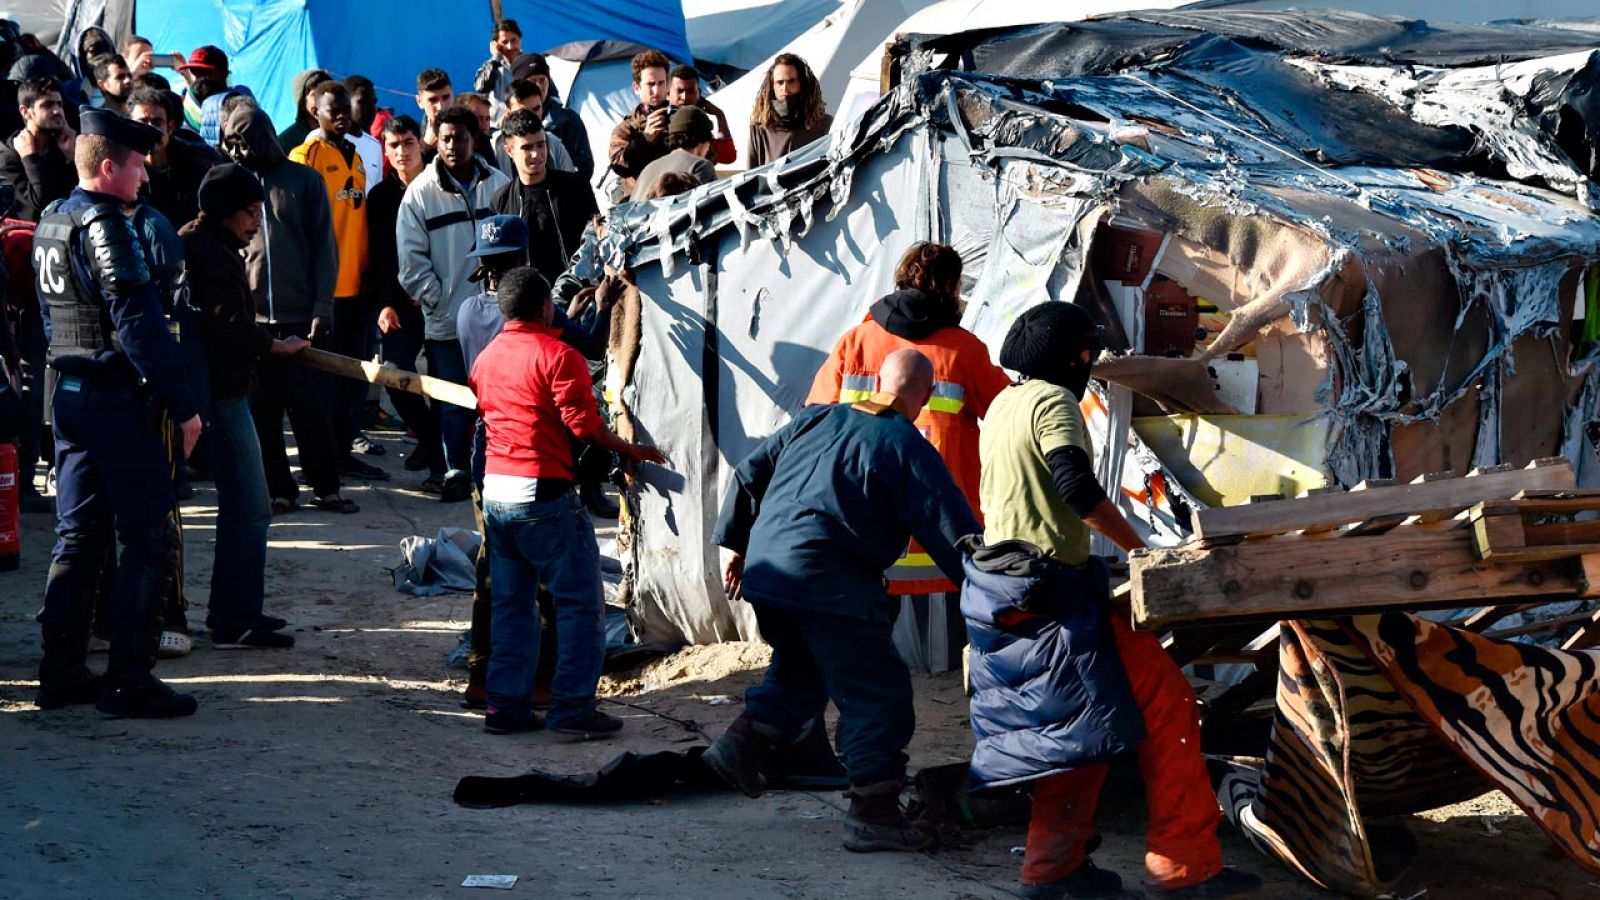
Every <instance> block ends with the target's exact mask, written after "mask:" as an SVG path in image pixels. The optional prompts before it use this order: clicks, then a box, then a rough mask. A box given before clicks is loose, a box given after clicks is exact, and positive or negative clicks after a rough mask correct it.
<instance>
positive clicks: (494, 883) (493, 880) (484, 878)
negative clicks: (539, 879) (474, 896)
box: [461, 875, 517, 891]
mask: <svg viewBox="0 0 1600 900" xmlns="http://www.w3.org/2000/svg"><path fill="white" fill-rule="evenodd" d="M461 886H462V887H464V888H468V887H481V888H498V889H499V890H502V891H509V890H511V889H512V888H514V887H516V886H517V876H515V875H468V876H467V877H466V880H465V881H463V882H461Z"/></svg>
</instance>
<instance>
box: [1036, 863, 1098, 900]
mask: <svg viewBox="0 0 1600 900" xmlns="http://www.w3.org/2000/svg"><path fill="white" fill-rule="evenodd" d="M1021 893H1022V896H1024V897H1027V898H1029V900H1065V898H1068V897H1070V898H1072V900H1111V898H1114V897H1120V896H1122V879H1121V878H1119V877H1118V876H1117V873H1115V872H1108V871H1106V870H1105V869H1102V868H1099V867H1097V866H1096V865H1095V864H1094V861H1093V860H1091V859H1090V858H1089V857H1087V856H1085V857H1084V858H1083V865H1081V866H1078V868H1077V869H1075V870H1074V871H1073V873H1072V874H1071V875H1068V876H1067V877H1065V878H1063V879H1061V880H1060V881H1052V882H1050V883H1049V884H1024V885H1022V891H1021Z"/></svg>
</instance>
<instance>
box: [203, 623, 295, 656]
mask: <svg viewBox="0 0 1600 900" xmlns="http://www.w3.org/2000/svg"><path fill="white" fill-rule="evenodd" d="M211 646H213V647H215V648H217V649H218V650H252V649H254V650H287V649H289V648H290V647H293V646H294V637H293V636H292V635H287V634H280V633H279V632H277V631H273V630H272V629H270V628H265V627H263V626H262V625H260V624H259V623H258V624H256V625H252V626H250V627H249V628H246V629H244V630H242V631H238V632H216V631H213V632H212V633H211Z"/></svg>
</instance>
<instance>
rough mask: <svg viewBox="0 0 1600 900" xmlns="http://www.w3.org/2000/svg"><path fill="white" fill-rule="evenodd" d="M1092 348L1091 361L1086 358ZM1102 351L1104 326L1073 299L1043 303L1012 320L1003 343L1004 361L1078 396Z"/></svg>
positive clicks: (1087, 383) (1001, 362) (1002, 360)
mask: <svg viewBox="0 0 1600 900" xmlns="http://www.w3.org/2000/svg"><path fill="white" fill-rule="evenodd" d="M1085 350H1088V351H1089V362H1084V361H1083V359H1082V356H1083V351H1085ZM1099 355H1100V326H1098V325H1096V324H1095V321H1094V319H1093V318H1091V317H1090V316H1089V314H1088V313H1087V312H1085V311H1084V310H1083V308H1082V307H1080V306H1077V305H1074V304H1072V303H1060V302H1050V303H1041V304H1039V305H1038V306H1035V307H1033V308H1032V309H1029V310H1027V311H1026V312H1024V313H1023V314H1022V315H1020V316H1018V317H1017V320H1016V321H1015V322H1013V323H1011V330H1010V331H1008V332H1006V339H1005V341H1004V343H1002V344H1001V345H1000V365H1002V366H1005V367H1006V368H1008V369H1012V370H1014V371H1016V372H1019V373H1021V374H1022V375H1024V376H1026V377H1028V378H1037V379H1039V380H1040V381H1048V382H1050V383H1051V384H1054V385H1057V386H1058V387H1064V388H1066V389H1067V390H1069V391H1071V392H1072V395H1073V396H1075V397H1077V398H1078V399H1080V400H1081V399H1083V392H1084V391H1085V390H1087V389H1088V387H1089V370H1090V369H1091V368H1093V367H1094V359H1095V357H1097V356H1099Z"/></svg>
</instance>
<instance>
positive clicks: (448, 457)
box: [425, 340, 478, 478]
mask: <svg viewBox="0 0 1600 900" xmlns="http://www.w3.org/2000/svg"><path fill="white" fill-rule="evenodd" d="M425 346H426V348H427V351H428V372H429V374H431V375H432V376H433V377H434V378H443V379H444V380H445V381H453V382H455V383H456V384H466V383H467V362H466V358H465V357H463V356H462V355H461V343H460V342H459V341H454V340H450V341H433V340H430V341H427V342H425ZM434 409H435V410H436V411H437V413H438V416H439V433H440V437H441V438H442V440H441V441H440V443H441V445H442V446H443V447H444V465H445V469H446V470H447V473H446V474H447V476H448V477H461V478H467V477H470V473H471V472H472V429H473V425H474V423H475V422H476V421H477V418H478V416H477V413H475V412H473V411H472V410H470V409H464V408H462V407H460V406H457V405H455V404H454V403H435V404H434Z"/></svg>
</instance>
